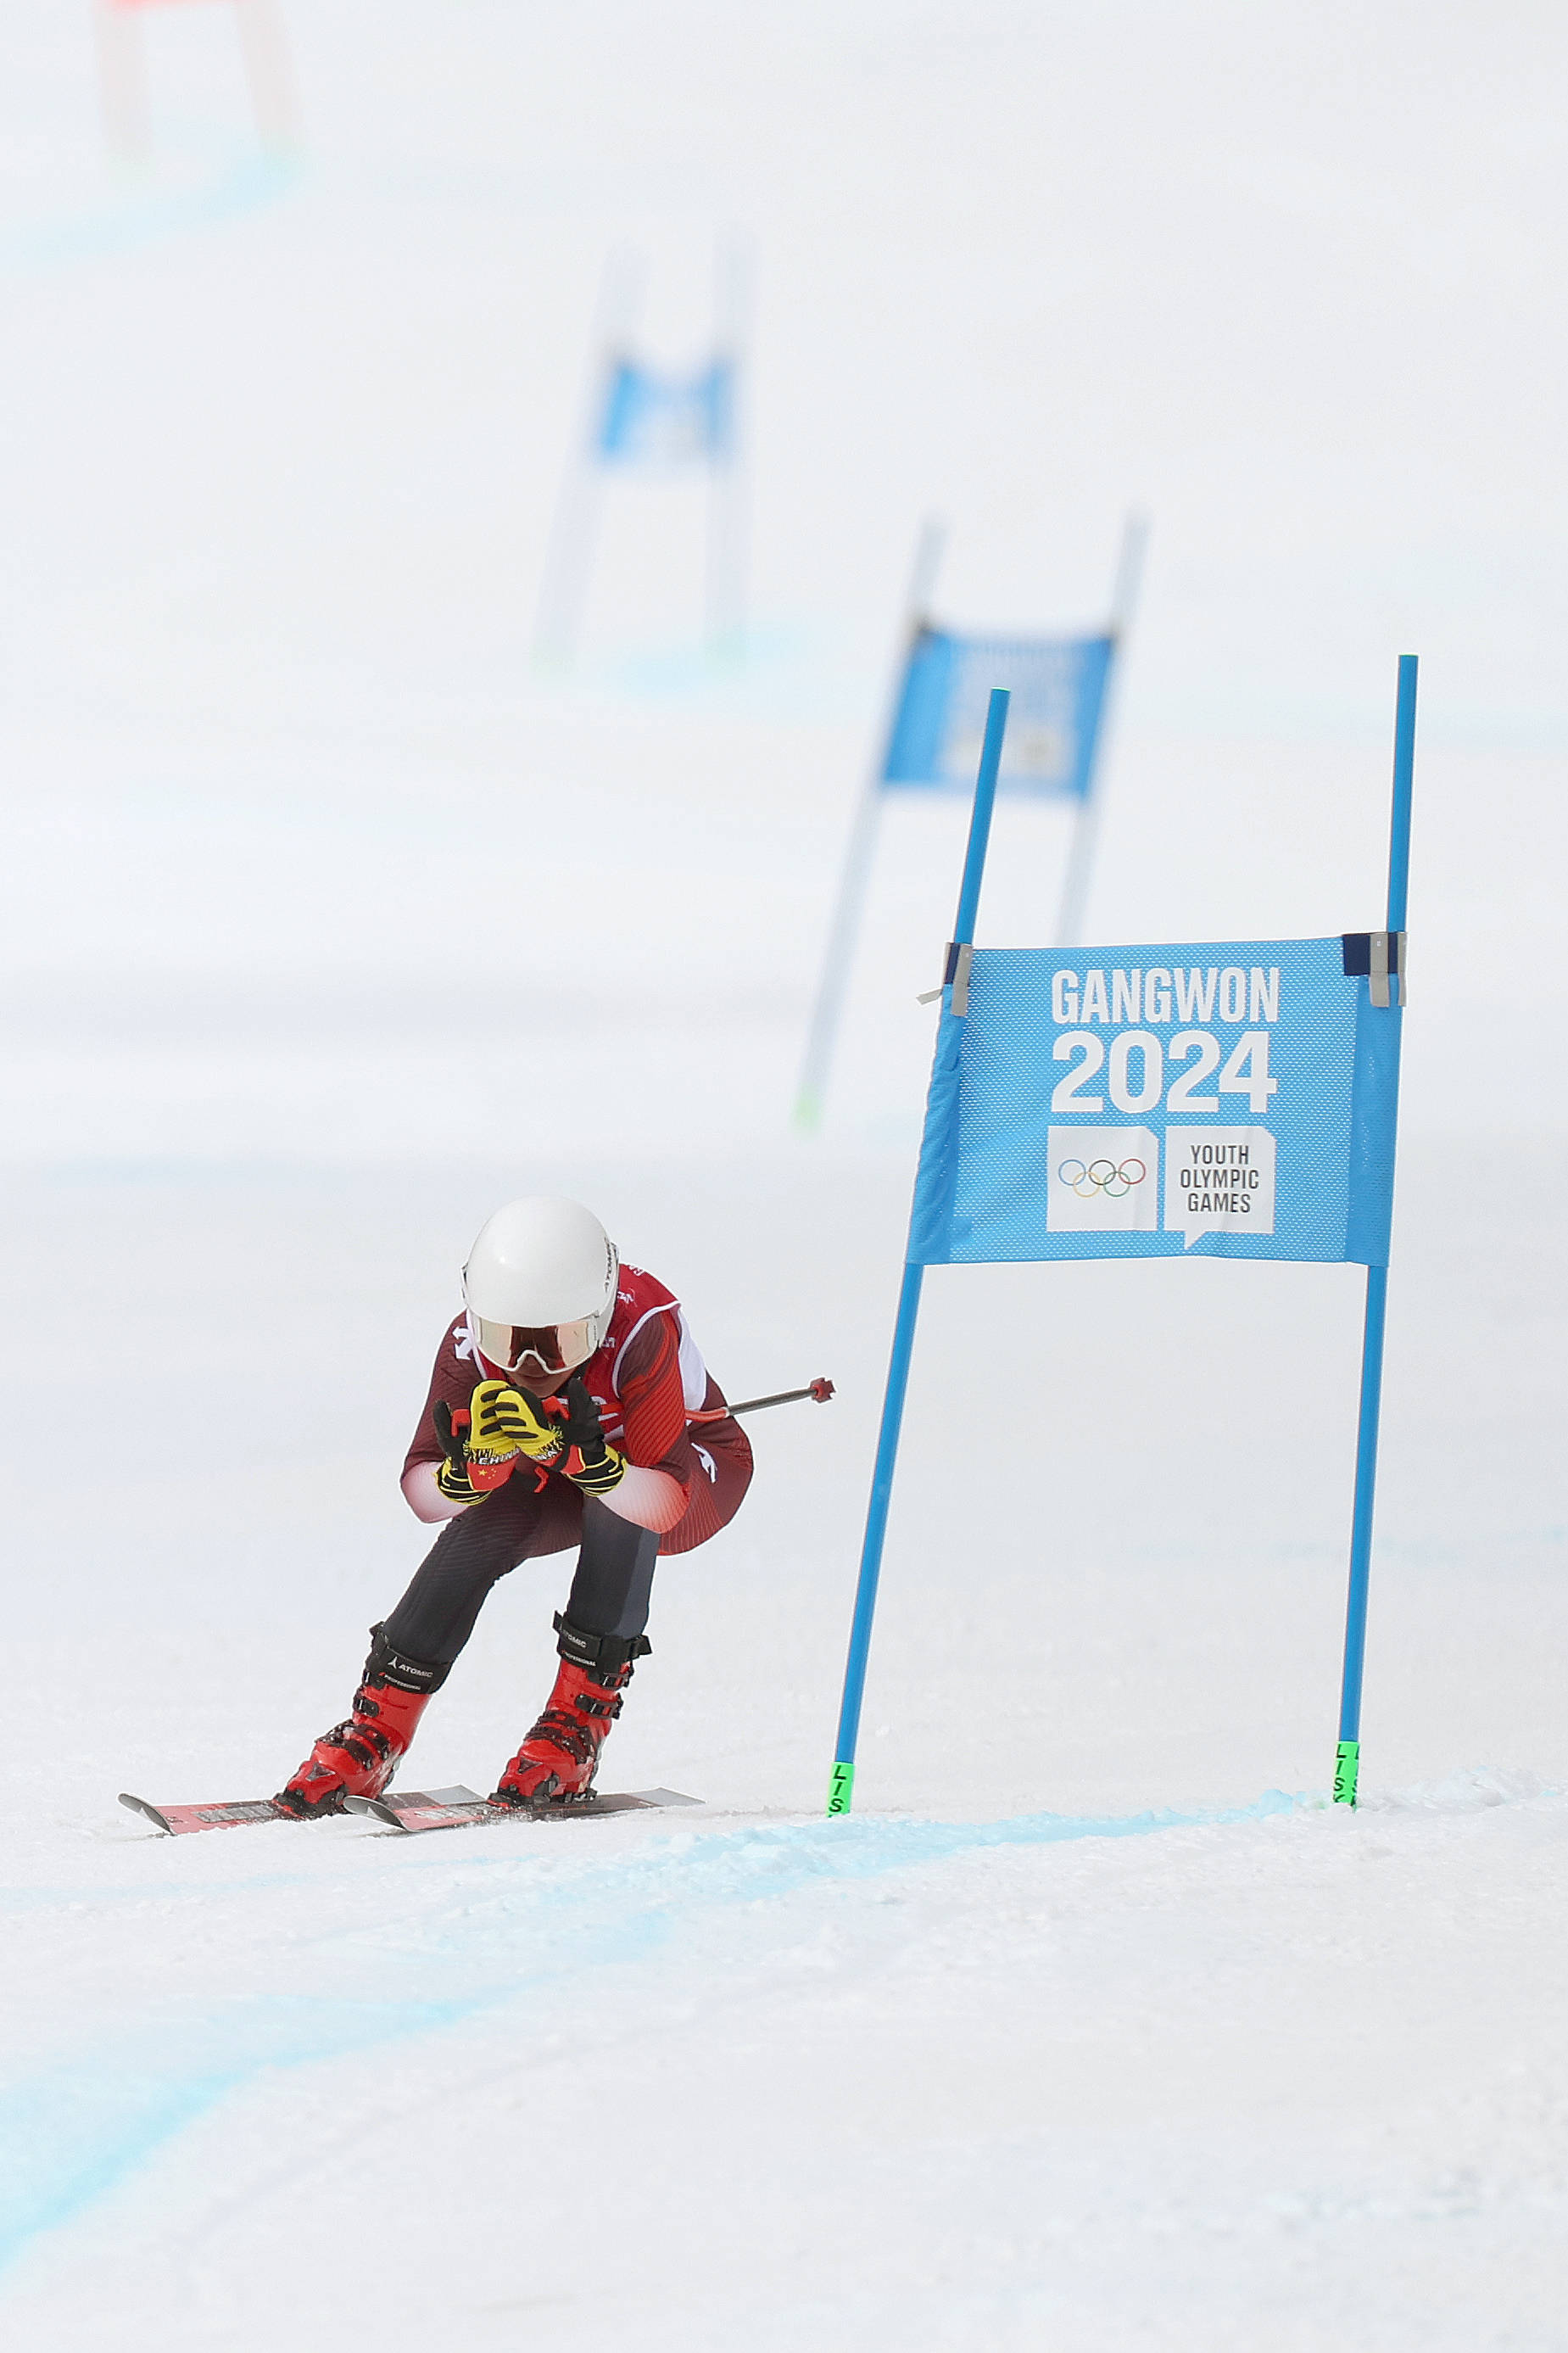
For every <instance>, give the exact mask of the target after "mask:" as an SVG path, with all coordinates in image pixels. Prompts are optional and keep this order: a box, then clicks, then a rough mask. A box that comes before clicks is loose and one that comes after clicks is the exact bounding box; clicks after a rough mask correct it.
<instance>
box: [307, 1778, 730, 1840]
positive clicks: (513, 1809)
mask: <svg viewBox="0 0 1568 2353" xmlns="http://www.w3.org/2000/svg"><path fill="white" fill-rule="evenodd" d="M343 1803H344V1805H345V1806H346V1807H347V1808H348V1810H349V1811H350V1813H351V1814H366V1815H368V1816H369V1817H370V1818H371V1820H373V1821H378V1822H382V1823H384V1825H385V1826H386V1828H387V1829H388V1830H394V1831H408V1832H410V1833H416V1832H418V1831H455V1830H460V1829H461V1828H462V1827H463V1825H464V1824H465V1823H466V1822H515V1821H530V1822H560V1821H571V1820H575V1819H576V1817H577V1816H578V1815H580V1814H630V1813H640V1812H642V1811H644V1810H646V1809H647V1808H649V1807H659V1806H700V1804H701V1803H702V1800H701V1799H700V1798H687V1797H683V1796H682V1795H681V1793H680V1791H679V1789H611V1790H605V1791H604V1792H603V1793H601V1792H600V1791H598V1790H595V1792H594V1795H593V1796H592V1797H590V1798H573V1799H568V1801H567V1803H566V1804H565V1805H561V1806H552V1805H542V1806H492V1805H491V1804H490V1802H489V1799H488V1798H480V1797H478V1796H476V1794H475V1793H474V1791H473V1790H472V1789H462V1788H458V1789H430V1790H423V1789H390V1790H388V1792H387V1793H386V1795H385V1797H384V1798H345V1799H343Z"/></svg>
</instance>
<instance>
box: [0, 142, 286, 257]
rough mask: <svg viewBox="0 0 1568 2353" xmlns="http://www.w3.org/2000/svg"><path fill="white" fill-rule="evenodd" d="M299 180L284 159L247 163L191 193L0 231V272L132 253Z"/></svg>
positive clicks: (228, 216)
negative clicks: (0, 270)
mask: <svg viewBox="0 0 1568 2353" xmlns="http://www.w3.org/2000/svg"><path fill="white" fill-rule="evenodd" d="M298 178H299V165H298V164H297V163H296V162H295V160H294V159H293V158H292V157H290V156H287V155H247V156H245V157H243V158H241V159H240V161H238V162H237V163H233V164H226V165H225V166H224V167H223V168H222V169H221V170H219V171H218V172H217V173H216V174H215V175H214V176H213V177H212V178H210V179H207V180H204V181H200V182H198V183H197V184H196V185H195V186H191V187H185V188H174V189H168V190H160V191H150V192H148V193H146V194H141V195H126V196H125V197H123V198H122V199H121V201H120V202H118V203H113V202H110V203H107V204H105V205H103V206H101V207H100V208H99V209H97V210H95V211H91V212H81V213H76V214H70V215H68V216H65V217H64V218H63V219H57V220H44V221H37V222H32V223H29V224H26V225H25V226H20V225H17V226H12V227H0V268H5V269H9V270H12V271H14V272H30V271H33V270H37V269H59V268H61V267H62V266H65V265H68V264H69V263H71V262H76V261H99V260H102V259H104V258H105V257H106V256H108V255H111V254H116V253H129V252H132V251H134V250H135V248H137V247H139V246H144V245H152V244H155V243H157V242H158V240H159V239H160V238H163V237H178V236H181V235H183V234H184V231H186V230H187V229H202V228H212V227H216V226H217V225H218V224H219V223H220V222H223V221H226V220H233V219H235V218H236V217H237V216H238V215H240V214H242V213H249V212H255V211H256V210H257V209H258V207H259V206H262V205H268V204H271V203H272V202H274V200H275V199H276V198H277V197H279V196H281V195H284V194H285V193H286V192H287V190H288V189H289V188H290V187H292V186H293V185H294V184H295V182H296V180H297V179H298Z"/></svg>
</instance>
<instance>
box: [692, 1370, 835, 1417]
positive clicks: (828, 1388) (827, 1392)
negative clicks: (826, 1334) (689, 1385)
mask: <svg viewBox="0 0 1568 2353" xmlns="http://www.w3.org/2000/svg"><path fill="white" fill-rule="evenodd" d="M832 1395H833V1383H832V1382H831V1381H830V1380H829V1379H828V1378H827V1377H826V1374H824V1375H821V1376H819V1377H818V1378H817V1379H816V1380H815V1381H809V1382H807V1384H806V1386H805V1388H803V1389H780V1390H779V1391H778V1392H777V1393H776V1395H775V1396H773V1397H765V1398H746V1400H745V1402H744V1404H742V1405H721V1406H717V1407H715V1408H714V1409H713V1410H712V1411H711V1412H708V1413H689V1414H688V1415H687V1417H686V1419H687V1420H688V1421H689V1422H693V1421H728V1420H729V1419H730V1416H731V1414H734V1413H761V1411H762V1409H763V1407H764V1406H767V1405H795V1404H797V1403H798V1402H799V1400H800V1399H801V1398H815V1400H816V1403H817V1404H818V1405H826V1403H827V1400H828V1398H830V1397H831V1396H832Z"/></svg>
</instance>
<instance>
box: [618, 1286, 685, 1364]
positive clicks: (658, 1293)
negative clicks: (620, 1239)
mask: <svg viewBox="0 0 1568 2353" xmlns="http://www.w3.org/2000/svg"><path fill="white" fill-rule="evenodd" d="M679 1337H680V1302H679V1299H677V1297H676V1295H675V1293H674V1292H673V1291H671V1290H670V1288H669V1286H668V1283H663V1282H660V1281H659V1279H658V1275H657V1274H649V1273H648V1272H647V1270H646V1268H643V1267H640V1266H625V1265H623V1266H622V1268H621V1270H620V1273H619V1275H618V1277H617V1279H616V1312H615V1314H613V1315H612V1316H611V1318H610V1328H609V1330H608V1331H607V1332H606V1333H605V1340H604V1354H605V1356H606V1357H607V1359H608V1360H609V1363H610V1365H611V1366H616V1367H619V1366H621V1365H622V1364H623V1363H625V1364H628V1365H629V1364H636V1365H637V1366H638V1367H639V1369H640V1367H641V1365H642V1362H643V1359H644V1358H645V1357H650V1356H658V1355H661V1354H663V1353H664V1351H665V1350H666V1349H667V1348H670V1347H674V1346H679ZM628 1351H629V1355H628Z"/></svg>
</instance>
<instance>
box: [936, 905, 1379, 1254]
mask: <svg viewBox="0 0 1568 2353" xmlns="http://www.w3.org/2000/svg"><path fill="white" fill-rule="evenodd" d="M1368 939H1369V935H1368V934H1365V933H1361V934H1348V935H1336V936H1335V937H1333V938H1330V939H1321V940H1244V941H1235V940H1232V941H1227V942H1224V943H1221V944H1204V945H1198V946H1184V947H1169V946H1160V947H1139V948H1102V949H1098V950H1089V951H1084V950H1079V952H1078V953H1077V954H1076V955H1063V954H1060V953H1058V952H1056V951H1052V950H1047V949H1028V948H976V949H975V950H974V952H973V962H972V964H971V965H970V968H969V995H968V1010H967V1014H966V1016H965V1018H963V1019H961V1020H960V1019H950V1020H944V1021H943V1023H942V1034H941V1036H940V1038H939V1039H938V1046H937V1053H936V1058H935V1061H934V1064H933V1068H932V1071H931V1091H930V1095H929V1098H928V1102H927V1107H926V1124H925V1135H924V1140H923V1143H922V1145H921V1160H920V1171H919V1174H918V1176H917V1177H916V1180H915V1198H914V1208H913V1214H912V1217H911V1220H910V1245H909V1252H908V1257H909V1261H910V1263H918V1264H920V1265H922V1266H950V1265H970V1266H973V1265H982V1264H986V1263H992V1262H995V1261H1023V1260H1033V1259H1059V1258H1179V1257H1183V1256H1185V1255H1189V1254H1190V1255H1192V1256H1194V1257H1203V1258H1272V1259H1294V1260H1319V1261H1325V1260H1326V1261H1337V1260H1352V1261H1356V1262H1357V1263H1359V1264H1361V1265H1363V1266H1385V1265H1386V1264H1387V1262H1388V1234H1389V1222H1390V1217H1391V1214H1392V1207H1393V1197H1394V1104H1395V1099H1396V1092H1397V1086H1398V1072H1399V1031H1400V1017H1399V1013H1398V1010H1397V1008H1390V1009H1379V1008H1376V1007H1374V1006H1373V1003H1372V999H1371V993H1370V992H1371V987H1372V977H1371V974H1370V970H1369V965H1370V962H1371V958H1370V953H1369V948H1368Z"/></svg>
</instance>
